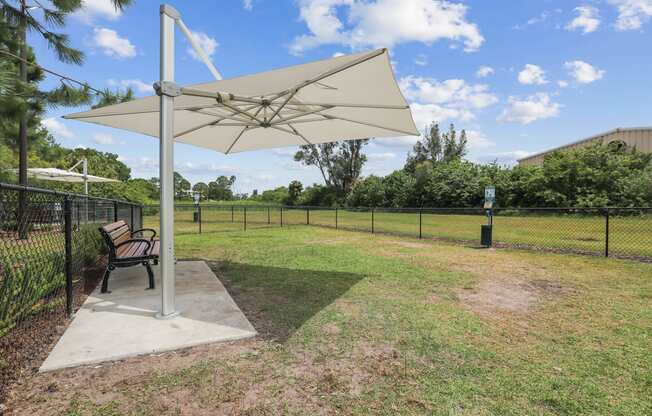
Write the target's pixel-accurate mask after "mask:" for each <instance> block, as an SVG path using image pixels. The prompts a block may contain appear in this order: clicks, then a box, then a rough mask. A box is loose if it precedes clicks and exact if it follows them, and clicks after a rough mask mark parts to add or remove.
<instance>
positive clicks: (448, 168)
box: [260, 123, 652, 208]
mask: <svg viewBox="0 0 652 416" xmlns="http://www.w3.org/2000/svg"><path fill="white" fill-rule="evenodd" d="M353 142H355V143H351V142H345V143H344V144H342V143H338V144H329V145H328V146H325V145H315V146H303V147H302V148H301V150H300V151H299V152H297V153H296V155H295V160H297V161H299V162H301V163H304V164H306V165H310V166H315V167H316V168H318V169H319V170H320V172H321V173H322V175H323V176H324V183H325V184H324V185H318V184H315V185H313V186H310V187H307V188H306V189H305V190H304V189H303V185H302V184H301V183H296V181H293V183H291V184H290V186H289V187H280V188H277V189H274V190H270V191H265V192H263V193H262V196H261V197H260V199H261V200H267V199H269V200H274V201H276V202H281V203H289V204H299V205H324V206H334V205H345V206H349V207H387V208H404V207H450V208H453V207H480V206H482V204H483V202H484V188H485V187H487V186H494V187H495V188H496V193H497V201H496V202H497V205H498V206H502V207H604V206H621V207H642V206H652V155H650V154H646V153H642V152H639V151H637V150H636V149H634V148H628V147H626V146H619V145H603V144H600V143H597V144H594V145H589V146H586V147H577V148H572V149H567V150H564V151H557V152H553V153H551V154H549V155H547V156H546V157H545V159H544V161H543V163H542V164H541V165H540V166H520V165H518V166H513V167H510V166H501V165H499V164H498V163H496V162H494V163H489V164H479V163H474V162H471V161H468V160H465V159H464V156H466V154H467V148H468V142H467V137H466V132H465V131H464V130H462V131H460V132H458V131H457V130H456V128H455V126H454V125H452V124H451V125H450V127H449V129H448V130H447V131H445V132H442V131H441V130H440V128H439V125H438V124H436V123H435V124H432V125H430V126H429V127H428V128H427V129H426V131H425V133H424V135H423V137H422V138H421V139H420V140H419V141H418V142H417V143H416V144H415V145H414V147H413V148H412V151H411V152H410V153H409V154H408V156H407V160H406V162H405V165H404V167H403V168H402V169H399V170H396V171H394V172H392V173H391V174H389V175H387V176H376V175H371V176H368V177H366V178H363V177H360V172H361V170H362V167H363V165H364V163H365V162H366V157H365V156H364V154H363V153H362V150H361V149H362V147H363V146H364V145H365V144H366V143H367V141H353ZM352 148H355V151H350V150H349V149H352ZM339 166H354V167H355V169H349V170H346V169H338V168H337V167H339ZM291 187H292V188H293V189H294V191H293V192H290V188H291Z"/></svg>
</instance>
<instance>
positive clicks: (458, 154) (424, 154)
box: [405, 123, 468, 173]
mask: <svg viewBox="0 0 652 416" xmlns="http://www.w3.org/2000/svg"><path fill="white" fill-rule="evenodd" d="M467 146H468V140H467V137H466V131H465V130H462V131H461V132H460V135H459V138H458V136H457V131H456V130H455V125H453V124H451V125H450V127H449V130H448V132H446V133H443V134H442V133H441V131H440V130H439V125H438V124H437V123H433V124H431V125H430V126H429V127H428V128H427V129H426V132H425V134H424V135H423V137H422V138H421V140H419V141H418V142H416V143H415V145H414V147H413V148H412V152H411V153H410V154H409V155H408V158H407V161H406V162H405V169H406V170H407V171H408V172H411V173H414V172H415V171H416V167H417V166H418V165H419V164H421V163H423V162H430V163H431V164H433V165H434V164H436V163H439V162H443V163H448V162H452V161H456V160H461V159H462V158H463V157H464V156H465V155H466V152H467Z"/></svg>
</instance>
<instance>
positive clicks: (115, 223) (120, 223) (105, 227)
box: [102, 220, 127, 233]
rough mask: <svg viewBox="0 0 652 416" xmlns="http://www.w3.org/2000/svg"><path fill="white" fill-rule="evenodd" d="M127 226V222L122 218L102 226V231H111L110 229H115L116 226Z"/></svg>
mask: <svg viewBox="0 0 652 416" xmlns="http://www.w3.org/2000/svg"><path fill="white" fill-rule="evenodd" d="M125 226H127V223H126V222H125V221H124V220H120V221H116V222H112V223H111V224H107V225H105V226H103V227H102V229H103V230H104V231H106V232H107V233H111V232H112V231H115V230H116V229H118V228H121V227H125Z"/></svg>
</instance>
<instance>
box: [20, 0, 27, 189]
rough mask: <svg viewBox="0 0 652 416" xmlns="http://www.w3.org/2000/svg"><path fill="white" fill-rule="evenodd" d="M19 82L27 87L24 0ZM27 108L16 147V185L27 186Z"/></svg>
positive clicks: (21, 19) (21, 22) (21, 21)
mask: <svg viewBox="0 0 652 416" xmlns="http://www.w3.org/2000/svg"><path fill="white" fill-rule="evenodd" d="M20 13H21V14H20V29H19V30H20V34H19V36H20V58H21V61H20V64H19V68H20V74H19V75H20V81H21V82H22V83H23V85H27V19H26V17H25V14H26V13H27V6H26V4H25V0H21V1H20ZM27 112H28V109H27V106H25V111H24V112H23V114H21V116H20V122H19V125H18V146H19V154H20V155H19V161H18V183H20V184H21V185H25V186H27Z"/></svg>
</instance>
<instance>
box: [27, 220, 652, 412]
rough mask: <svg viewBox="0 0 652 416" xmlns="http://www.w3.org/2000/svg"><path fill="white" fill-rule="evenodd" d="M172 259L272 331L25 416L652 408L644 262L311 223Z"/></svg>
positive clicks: (47, 384) (650, 274)
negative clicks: (218, 282) (196, 262)
mask: <svg viewBox="0 0 652 416" xmlns="http://www.w3.org/2000/svg"><path fill="white" fill-rule="evenodd" d="M176 250H177V255H178V257H179V258H193V259H205V260H206V261H208V262H209V264H210V265H211V267H212V268H213V269H214V270H215V271H216V272H217V274H218V275H219V276H220V277H221V279H222V280H223V281H225V282H226V283H227V286H228V288H229V291H230V292H231V293H232V295H233V296H234V298H235V300H236V302H237V303H238V304H239V305H240V306H241V308H242V309H243V310H244V311H245V313H246V314H247V316H248V317H249V319H250V320H251V321H252V323H253V324H254V326H256V328H257V329H258V331H259V332H260V333H261V336H260V337H259V338H258V339H256V340H250V341H241V342H238V343H234V344H227V345H224V344H222V345H220V346H214V347H210V348H204V349H201V348H200V349H198V350H196V351H195V350H191V351H189V352H187V353H180V354H179V353H178V354H167V355H163V356H161V357H147V358H139V359H133V360H127V361H124V362H122V363H118V364H115V365H112V366H109V367H105V368H99V369H94V368H83V369H78V370H66V371H63V372H60V373H55V374H45V375H39V376H38V377H37V378H36V379H35V380H34V381H32V383H33V385H37V386H40V387H39V388H37V389H32V391H29V389H27V392H26V393H22V392H23V391H24V390H25V388H24V384H23V386H21V388H20V389H19V391H20V392H21V393H19V394H24V399H23V401H22V402H21V401H20V400H19V401H18V404H17V405H18V406H19V405H23V406H25V412H26V413H25V414H36V413H38V411H39V409H40V411H44V414H56V413H58V414H66V415H78V414H90V415H109V414H110V415H115V414H134V415H135V414H138V415H141V414H142V415H176V414H240V415H276V414H296V415H315V414H345V415H367V414H381V415H395V414H401V415H421V414H434V415H650V414H652V400H651V399H650V397H652V350H651V348H650V339H651V338H652V308H650V304H651V299H652V265H650V264H645V263H638V262H631V261H623V260H613V259H603V258H597V257H588V256H576V255H559V254H551V253H539V252H534V251H517V250H508V249H505V250H478V249H475V248H471V247H465V246H461V245H449V244H445V243H442V242H436V241H428V240H421V241H419V240H416V239H409V238H399V237H395V236H382V235H375V236H374V235H371V234H368V233H358V232H348V231H337V230H333V229H326V228H320V227H305V226H296V227H290V228H287V229H280V227H279V228H266V229H260V230H256V231H255V232H243V231H235V230H233V231H222V232H218V233H204V234H202V235H195V234H185V235H180V236H178V237H177V240H176ZM193 351H194V352H193ZM134 368H136V369H138V370H137V371H136V370H134ZM52 386H54V387H52ZM49 389H56V391H57V393H56V394H50V393H48V391H49ZM33 390H36V391H37V392H36V393H34V391H33Z"/></svg>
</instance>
